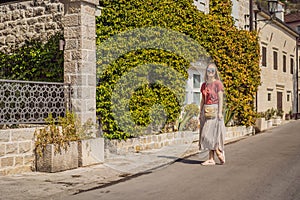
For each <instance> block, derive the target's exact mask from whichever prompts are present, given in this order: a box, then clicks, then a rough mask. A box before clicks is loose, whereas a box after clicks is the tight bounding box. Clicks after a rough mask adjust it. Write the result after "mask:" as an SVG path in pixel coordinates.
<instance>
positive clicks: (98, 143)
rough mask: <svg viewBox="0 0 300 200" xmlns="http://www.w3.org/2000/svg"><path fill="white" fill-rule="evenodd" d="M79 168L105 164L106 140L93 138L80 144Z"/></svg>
mask: <svg viewBox="0 0 300 200" xmlns="http://www.w3.org/2000/svg"><path fill="white" fill-rule="evenodd" d="M78 151H79V152H78V155H79V158H78V166H79V167H81V166H88V165H93V164H98V163H102V162H104V139H103V138H93V139H88V140H81V141H79V143H78Z"/></svg>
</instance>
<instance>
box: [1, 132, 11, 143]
mask: <svg viewBox="0 0 300 200" xmlns="http://www.w3.org/2000/svg"><path fill="white" fill-rule="evenodd" d="M8 141H10V131H9V130H0V142H8Z"/></svg>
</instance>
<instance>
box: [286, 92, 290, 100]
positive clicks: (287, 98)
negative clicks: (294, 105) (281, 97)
mask: <svg viewBox="0 0 300 200" xmlns="http://www.w3.org/2000/svg"><path fill="white" fill-rule="evenodd" d="M286 101H287V102H289V101H290V94H287V95H286Z"/></svg>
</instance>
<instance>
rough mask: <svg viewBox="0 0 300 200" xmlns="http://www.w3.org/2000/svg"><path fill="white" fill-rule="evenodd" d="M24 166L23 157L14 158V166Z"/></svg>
mask: <svg viewBox="0 0 300 200" xmlns="http://www.w3.org/2000/svg"><path fill="white" fill-rule="evenodd" d="M21 165H24V158H23V156H17V157H15V166H21Z"/></svg>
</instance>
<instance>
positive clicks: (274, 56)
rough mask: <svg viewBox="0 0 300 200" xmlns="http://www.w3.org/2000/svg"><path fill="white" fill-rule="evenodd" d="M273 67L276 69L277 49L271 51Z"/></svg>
mask: <svg viewBox="0 0 300 200" xmlns="http://www.w3.org/2000/svg"><path fill="white" fill-rule="evenodd" d="M273 68H274V70H277V69H278V60H277V51H273Z"/></svg>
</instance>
